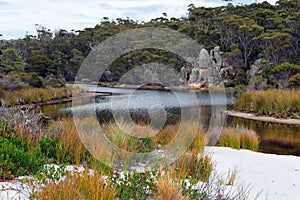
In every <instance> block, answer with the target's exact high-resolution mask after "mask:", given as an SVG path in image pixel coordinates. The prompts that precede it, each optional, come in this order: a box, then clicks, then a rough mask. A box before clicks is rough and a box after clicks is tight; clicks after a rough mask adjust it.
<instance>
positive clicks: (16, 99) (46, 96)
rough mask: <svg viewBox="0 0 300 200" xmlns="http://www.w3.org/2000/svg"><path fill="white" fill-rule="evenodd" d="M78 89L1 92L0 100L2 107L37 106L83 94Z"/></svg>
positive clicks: (81, 90)
mask: <svg viewBox="0 0 300 200" xmlns="http://www.w3.org/2000/svg"><path fill="white" fill-rule="evenodd" d="M83 92H84V91H83V89H82V88H80V87H73V86H67V87H62V88H26V89H21V90H14V91H11V92H10V91H2V94H1V97H0V100H1V102H2V104H3V105H4V106H7V107H12V106H18V105H25V104H39V103H46V102H51V101H55V100H61V99H64V98H70V97H72V96H78V95H79V94H81V93H83Z"/></svg>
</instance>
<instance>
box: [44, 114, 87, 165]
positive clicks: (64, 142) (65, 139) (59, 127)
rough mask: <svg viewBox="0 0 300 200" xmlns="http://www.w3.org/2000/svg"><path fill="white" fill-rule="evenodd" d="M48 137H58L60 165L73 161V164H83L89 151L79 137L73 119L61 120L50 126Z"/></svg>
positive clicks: (58, 160) (58, 159)
mask: <svg viewBox="0 0 300 200" xmlns="http://www.w3.org/2000/svg"><path fill="white" fill-rule="evenodd" d="M47 136H49V137H52V138H53V137H58V151H57V160H56V162H57V163H58V164H60V163H64V162H66V161H68V162H70V161H72V164H77V165H78V164H81V162H82V160H83V159H84V158H85V157H86V156H87V149H86V148H85V146H84V145H83V143H82V141H81V138H80V136H79V135H78V132H77V129H76V127H75V124H74V121H73V120H72V119H69V118H68V119H61V120H60V121H55V122H53V123H52V124H50V126H49V128H48V131H47Z"/></svg>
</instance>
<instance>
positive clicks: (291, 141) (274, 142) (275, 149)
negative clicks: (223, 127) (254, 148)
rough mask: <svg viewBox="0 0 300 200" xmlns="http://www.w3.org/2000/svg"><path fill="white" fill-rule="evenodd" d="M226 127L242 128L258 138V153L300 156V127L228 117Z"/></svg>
mask: <svg viewBox="0 0 300 200" xmlns="http://www.w3.org/2000/svg"><path fill="white" fill-rule="evenodd" d="M227 125H228V126H236V125H239V126H244V127H247V128H250V129H252V130H255V131H256V133H257V134H258V135H259V137H260V140H261V142H260V144H259V151H260V152H264V153H276V154H284V155H297V156H300V126H299V125H287V124H276V123H269V122H260V121H254V120H248V119H242V118H237V117H228V120H227Z"/></svg>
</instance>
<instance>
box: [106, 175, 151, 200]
mask: <svg viewBox="0 0 300 200" xmlns="http://www.w3.org/2000/svg"><path fill="white" fill-rule="evenodd" d="M109 179H110V180H111V181H112V184H113V185H116V189H117V195H116V196H117V198H119V199H148V198H149V197H150V195H151V189H153V188H155V181H154V176H153V173H151V172H145V173H126V172H125V173H123V174H122V175H121V174H120V173H114V174H113V175H111V177H109Z"/></svg>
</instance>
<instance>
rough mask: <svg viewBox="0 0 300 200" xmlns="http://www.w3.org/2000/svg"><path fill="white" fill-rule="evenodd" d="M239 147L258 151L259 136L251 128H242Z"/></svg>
mask: <svg viewBox="0 0 300 200" xmlns="http://www.w3.org/2000/svg"><path fill="white" fill-rule="evenodd" d="M240 138H241V148H242V149H248V150H251V151H258V146H259V137H258V136H257V134H256V132H255V131H253V130H248V129H243V130H242V134H241V137H240Z"/></svg>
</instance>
